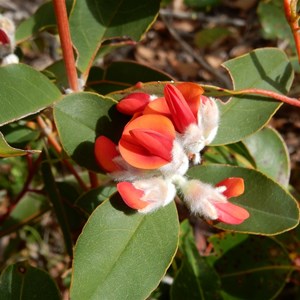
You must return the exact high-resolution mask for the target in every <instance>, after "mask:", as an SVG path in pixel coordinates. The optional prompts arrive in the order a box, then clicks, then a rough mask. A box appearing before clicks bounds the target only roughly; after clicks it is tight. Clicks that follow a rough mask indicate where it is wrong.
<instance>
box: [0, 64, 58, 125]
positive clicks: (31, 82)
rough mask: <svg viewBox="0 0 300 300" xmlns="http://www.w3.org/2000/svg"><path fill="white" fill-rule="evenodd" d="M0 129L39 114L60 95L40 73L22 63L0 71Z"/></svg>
mask: <svg viewBox="0 0 300 300" xmlns="http://www.w3.org/2000/svg"><path fill="white" fill-rule="evenodd" d="M0 77H1V81H0V90H1V94H0V102H1V111H0V126H2V125H4V124H6V123H9V122H12V121H15V120H18V119H21V118H24V117H26V116H28V115H31V114H34V113H36V112H39V111H40V110H42V109H44V108H45V107H47V106H49V105H51V104H53V102H55V101H57V100H58V99H59V98H60V97H61V94H60V92H59V90H58V89H57V88H56V86H55V85H54V84H52V83H51V82H50V81H49V80H48V79H47V78H46V77H45V76H44V75H42V74H41V73H40V72H38V71H36V70H34V69H32V68H31V67H28V66H26V65H22V64H12V65H8V66H5V67H1V68H0Z"/></svg>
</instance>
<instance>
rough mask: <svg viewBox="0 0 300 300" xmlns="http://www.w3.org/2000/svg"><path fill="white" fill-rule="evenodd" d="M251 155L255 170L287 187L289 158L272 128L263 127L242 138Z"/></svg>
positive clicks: (282, 143) (279, 137) (284, 146)
mask: <svg viewBox="0 0 300 300" xmlns="http://www.w3.org/2000/svg"><path fill="white" fill-rule="evenodd" d="M243 143H244V144H245V146H246V147H247V149H248V150H249V152H250V153H251V155H252V156H253V158H254V160H255V163H256V168H257V170H259V171H261V172H262V173H264V174H266V175H267V176H269V177H270V178H272V179H273V180H274V181H276V182H278V183H280V184H281V185H283V186H285V187H287V186H288V184H289V178H290V159H289V154H288V150H287V147H286V145H285V143H284V141H283V139H282V138H281V136H280V135H279V133H278V132H277V131H276V130H274V129H272V128H263V129H262V130H260V131H258V132H257V133H255V134H253V135H251V136H250V137H248V138H246V139H245V140H243Z"/></svg>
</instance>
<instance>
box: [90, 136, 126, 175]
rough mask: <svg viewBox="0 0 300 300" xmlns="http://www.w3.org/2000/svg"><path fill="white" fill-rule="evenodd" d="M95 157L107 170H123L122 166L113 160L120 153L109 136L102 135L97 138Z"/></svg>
mask: <svg viewBox="0 0 300 300" xmlns="http://www.w3.org/2000/svg"><path fill="white" fill-rule="evenodd" d="M94 153H95V158H96V161H97V163H98V164H99V166H100V167H101V168H102V169H103V170H104V171H106V172H114V171H120V170H122V169H121V167H120V166H118V165H117V164H115V163H114V162H113V159H114V158H115V157H117V156H118V155H119V153H118V151H117V149H116V145H115V144H114V143H113V142H112V141H111V140H110V139H108V138H107V137H105V136H103V135H101V136H99V137H98V138H97V139H96V142H95V148H94Z"/></svg>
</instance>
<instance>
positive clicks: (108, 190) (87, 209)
mask: <svg viewBox="0 0 300 300" xmlns="http://www.w3.org/2000/svg"><path fill="white" fill-rule="evenodd" d="M116 191H117V188H116V185H115V184H111V185H106V186H100V187H98V188H95V189H92V190H89V191H88V192H86V193H85V194H83V195H82V196H81V197H79V198H78V199H77V201H76V202H75V205H76V207H78V208H79V209H80V210H82V211H83V212H84V213H85V214H86V216H89V215H90V214H91V213H92V212H93V211H94V210H95V209H96V207H97V206H98V205H99V204H101V203H102V202H103V201H104V200H107V199H109V198H110V197H111V196H112V195H113V194H114V193H115V192H116Z"/></svg>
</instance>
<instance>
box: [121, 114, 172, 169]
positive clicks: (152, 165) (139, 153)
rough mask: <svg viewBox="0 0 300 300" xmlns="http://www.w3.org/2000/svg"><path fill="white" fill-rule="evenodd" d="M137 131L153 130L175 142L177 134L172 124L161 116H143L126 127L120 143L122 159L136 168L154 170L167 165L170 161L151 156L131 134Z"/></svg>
mask: <svg viewBox="0 0 300 300" xmlns="http://www.w3.org/2000/svg"><path fill="white" fill-rule="evenodd" d="M135 129H143V130H145V129H146V130H150V131H151V130H152V131H155V132H157V133H159V134H161V135H163V136H165V137H166V138H168V139H170V140H172V141H173V140H174V139H175V135H176V132H175V129H174V126H173V124H172V122H171V121H170V120H169V119H168V118H166V117H164V116H161V115H152V114H149V115H142V116H140V117H137V118H136V119H134V120H132V121H131V122H129V123H128V124H127V125H126V127H125V128H124V131H123V135H122V137H121V139H120V142H119V150H120V153H121V155H122V157H123V158H124V160H125V161H127V162H128V163H129V164H130V165H132V166H134V167H136V168H140V169H151V170H153V169H157V168H160V167H161V166H163V165H165V164H167V163H168V161H166V160H165V159H162V158H161V157H159V156H156V155H153V154H151V153H150V152H149V151H147V150H146V149H145V148H144V147H143V145H141V144H140V142H139V140H138V139H135V137H134V136H133V135H132V134H130V132H133V130H135Z"/></svg>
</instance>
